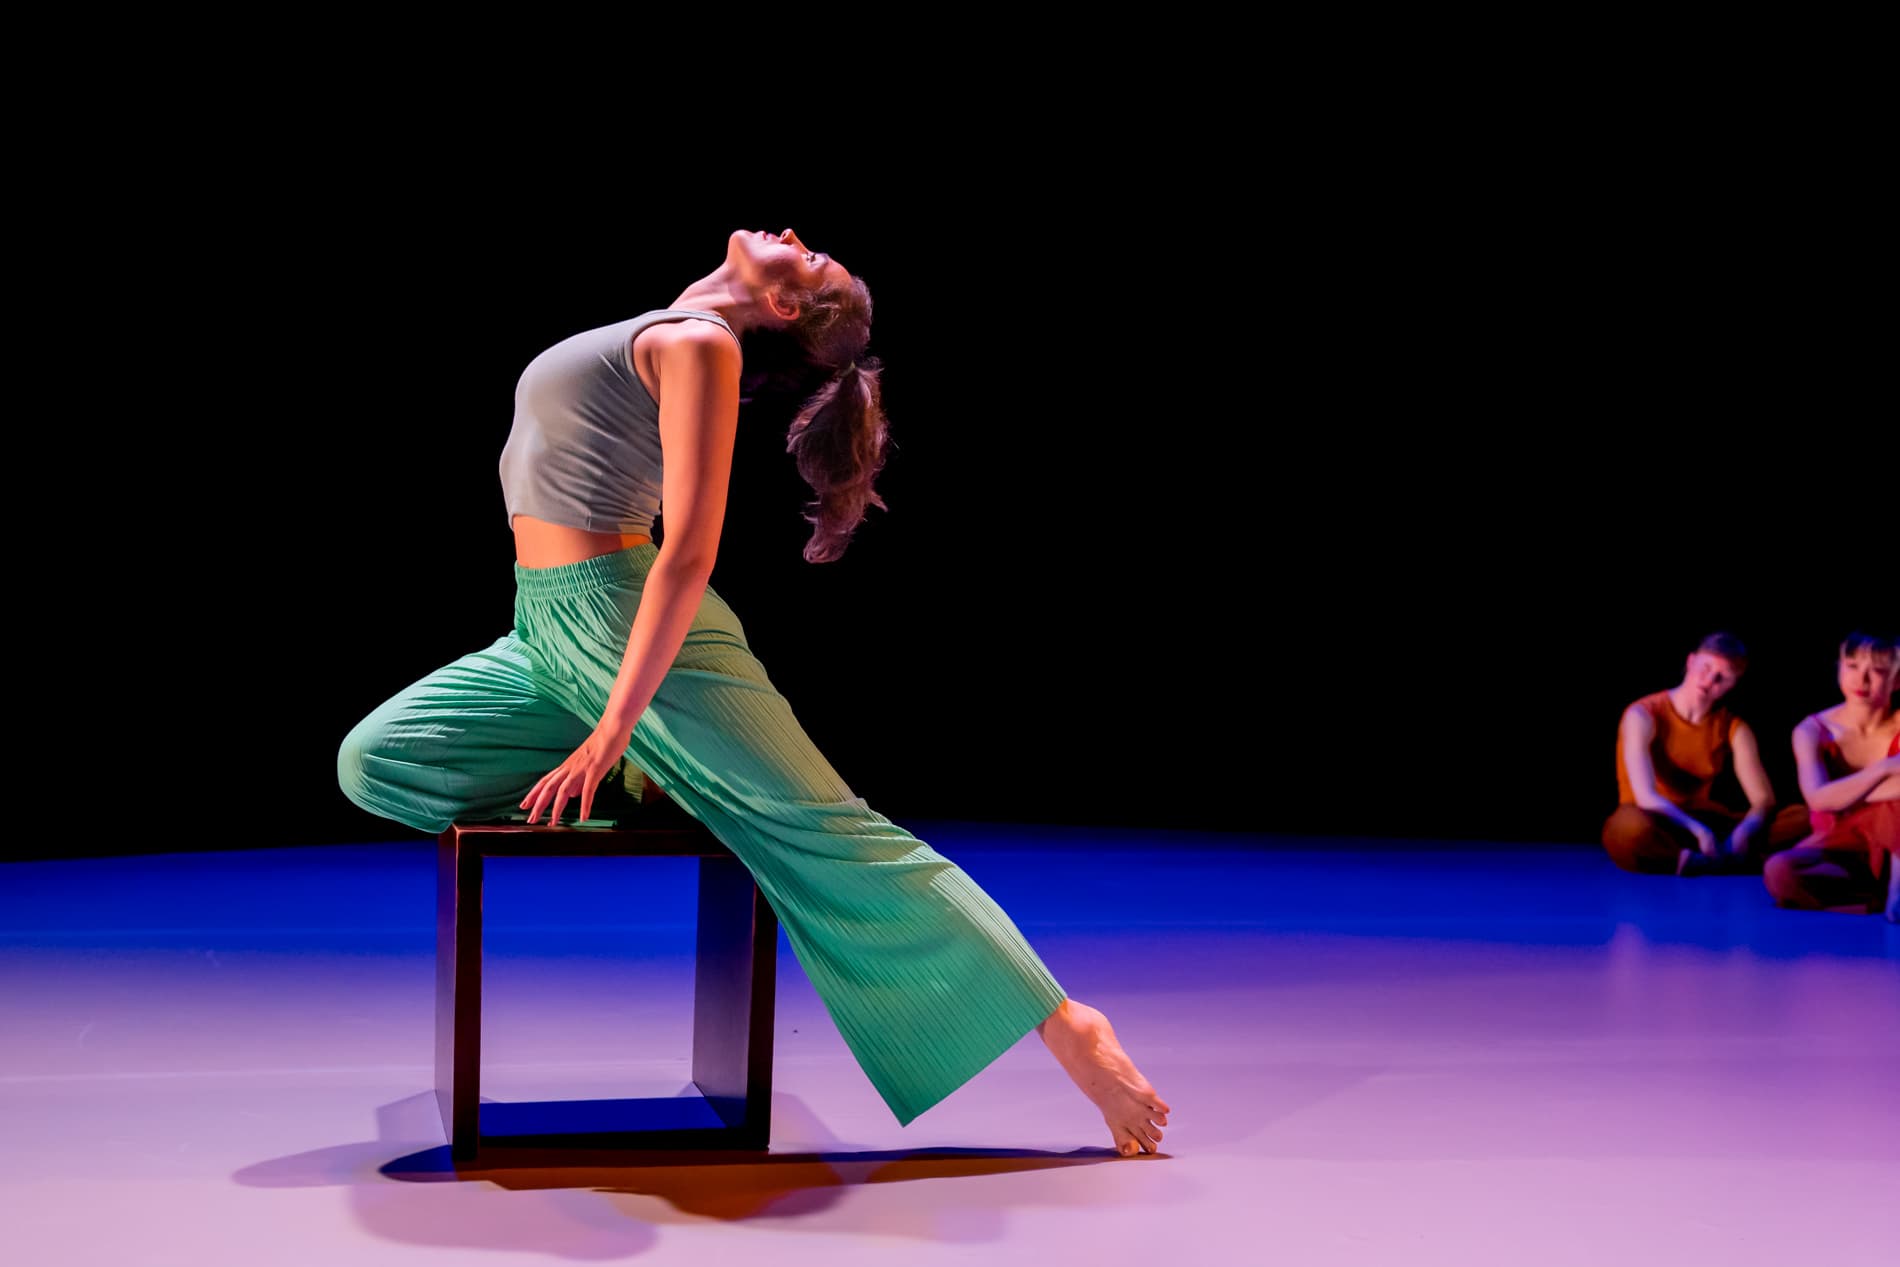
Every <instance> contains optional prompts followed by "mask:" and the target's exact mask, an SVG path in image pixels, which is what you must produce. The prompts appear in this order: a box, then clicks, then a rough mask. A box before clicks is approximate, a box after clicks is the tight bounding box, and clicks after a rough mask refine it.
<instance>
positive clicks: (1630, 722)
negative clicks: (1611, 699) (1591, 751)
mask: <svg viewBox="0 0 1900 1267" xmlns="http://www.w3.org/2000/svg"><path fill="white" fill-rule="evenodd" d="M1655 737H1656V719H1655V718H1653V717H1651V716H1650V715H1649V713H1648V711H1647V710H1645V709H1641V708H1637V707H1635V706H1633V705H1632V706H1631V707H1629V708H1626V709H1624V710H1623V727H1622V743H1623V768H1624V769H1625V770H1626V771H1628V772H1629V776H1630V795H1631V796H1633V797H1635V798H1636V803H1637V804H1638V805H1640V806H1641V807H1642V808H1644V809H1646V810H1649V811H1651V812H1652V813H1656V814H1661V815H1662V816H1663V817H1664V818H1667V819H1670V820H1672V821H1673V822H1675V823H1677V824H1679V825H1680V826H1681V827H1682V829H1683V830H1684V831H1686V832H1688V833H1689V834H1690V835H1691V836H1693V837H1695V839H1696V842H1697V843H1698V844H1700V845H1701V846H1702V848H1703V850H1704V852H1706V851H1707V850H1708V849H1709V847H1710V846H1711V845H1712V844H1713V843H1714V839H1715V833H1713V832H1711V831H1710V830H1709V829H1708V828H1707V827H1704V826H1703V825H1702V824H1701V823H1699V822H1697V821H1696V820H1695V819H1693V818H1691V817H1689V816H1688V815H1687V814H1685V813H1683V812H1682V811H1681V810H1680V809H1678V808H1676V803H1675V802H1674V801H1672V800H1670V799H1669V798H1668V797H1666V796H1664V795H1663V794H1662V793H1661V792H1658V791H1657V790H1656V767H1655V766H1654V765H1652V764H1651V763H1650V760H1649V745H1650V742H1651V741H1652V740H1653V739H1655Z"/></svg>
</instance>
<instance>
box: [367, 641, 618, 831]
mask: <svg viewBox="0 0 1900 1267" xmlns="http://www.w3.org/2000/svg"><path fill="white" fill-rule="evenodd" d="M593 729H594V726H593V722H591V721H585V720H583V719H581V718H580V717H577V716H575V715H574V714H573V713H572V712H570V711H569V710H568V709H567V708H566V707H564V706H563V705H562V704H561V703H560V701H558V700H557V699H556V698H555V697H554V696H553V695H551V694H550V693H549V692H548V691H547V690H546V683H545V681H544V680H542V679H540V678H539V677H538V676H537V674H536V673H535V672H534V665H533V659H532V655H531V653H530V651H529V649H528V647H527V645H526V644H525V643H523V642H522V641H521V639H520V638H518V637H516V636H515V634H514V633H512V632H510V633H508V634H504V635H503V636H502V637H500V638H498V639H496V640H495V642H494V643H493V644H492V645H490V646H487V647H484V648H482V649H481V650H479V651H471V652H470V653H468V654H467V655H465V656H462V657H461V658H460V659H457V660H455V661H453V662H452V663H450V664H447V665H444V666H443V667H442V668H440V669H437V670H435V671H434V672H432V673H430V674H428V675H427V676H425V677H423V678H422V679H420V680H419V681H416V682H414V683H411V684H410V685H409V686H406V687H404V688H403V689H402V690H401V691H398V692H397V693H396V694H395V695H393V696H391V697H390V698H389V699H387V700H385V701H384V702H383V703H381V704H379V705H377V706H376V708H375V709H373V710H372V711H371V712H370V714H369V715H368V716H367V717H365V718H363V720H361V721H360V722H358V723H357V724H356V725H355V726H354V727H352V728H351V730H350V732H349V734H348V735H346V736H345V737H344V739H343V742H342V744H341V745H340V746H339V747H338V749H337V762H336V764H337V783H338V785H339V786H340V787H341V788H342V789H343V794H344V795H345V796H347V797H348V798H349V799H350V800H351V801H353V802H354V803H355V804H357V805H358V806H360V807H361V808H363V809H365V810H368V811H369V812H370V813H372V814H375V815H377V816H379V817H382V818H389V819H394V820H395V821H396V822H399V823H402V824H404V825H405V826H408V827H412V828H414V829H415V830H417V831H422V832H428V833H429V834H431V835H435V834H439V833H441V832H443V831H446V830H447V829H448V826H449V824H450V823H451V822H454V821H456V820H458V819H460V820H463V821H474V820H480V819H483V818H498V817H501V816H503V815H505V814H507V813H508V812H510V811H513V810H515V809H516V808H517V807H518V806H519V804H520V801H521V798H522V797H523V796H526V795H527V793H528V789H529V788H531V787H533V786H534V784H535V781H536V780H537V779H539V778H540V777H541V776H542V775H544V774H546V773H547V772H548V771H549V770H552V769H553V768H554V767H556V766H558V765H560V764H561V762H563V761H565V760H566V759H567V758H568V757H569V756H570V755H571V754H572V753H573V751H574V749H576V748H578V747H579V746H580V745H581V741H582V740H584V739H586V738H587V736H588V735H589V734H590V733H592V731H593Z"/></svg>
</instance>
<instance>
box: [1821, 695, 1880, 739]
mask: <svg viewBox="0 0 1900 1267" xmlns="http://www.w3.org/2000/svg"><path fill="white" fill-rule="evenodd" d="M1834 719H1835V720H1836V721H1837V722H1839V723H1840V724H1841V725H1842V726H1845V727H1847V728H1848V729H1850V730H1853V731H1855V732H1856V733H1858V734H1862V735H1870V734H1876V733H1878V732H1880V731H1883V730H1885V729H1886V728H1887V723H1888V722H1890V721H1892V720H1893V709H1891V708H1889V707H1887V706H1886V705H1885V704H1877V703H1875V702H1873V701H1872V700H1864V699H1849V700H1848V701H1847V702H1846V703H1845V704H1842V705H1841V711H1840V712H1838V713H1836V714H1834Z"/></svg>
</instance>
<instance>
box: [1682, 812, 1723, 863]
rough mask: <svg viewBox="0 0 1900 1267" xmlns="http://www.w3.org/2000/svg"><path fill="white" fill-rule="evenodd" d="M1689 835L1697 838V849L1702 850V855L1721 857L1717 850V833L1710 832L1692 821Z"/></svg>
mask: <svg viewBox="0 0 1900 1267" xmlns="http://www.w3.org/2000/svg"><path fill="white" fill-rule="evenodd" d="M1689 834H1690V835H1692V836H1694V837H1695V847H1696V848H1697V849H1699V850H1701V851H1702V853H1704V854H1706V855H1707V856H1708V857H1711V858H1714V857H1719V856H1720V855H1719V853H1718V852H1717V850H1716V845H1715V833H1714V832H1712V831H1710V830H1709V829H1708V828H1707V827H1704V826H1703V825H1702V824H1701V823H1698V822H1696V821H1695V820H1693V819H1691V820H1690V822H1689Z"/></svg>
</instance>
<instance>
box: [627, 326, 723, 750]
mask: <svg viewBox="0 0 1900 1267" xmlns="http://www.w3.org/2000/svg"><path fill="white" fill-rule="evenodd" d="M681 324H682V325H683V326H689V327H695V328H692V329H687V330H683V331H682V332H681V334H680V336H679V337H678V338H675V339H672V340H669V341H668V342H667V343H665V344H664V345H662V346H661V347H660V348H659V349H658V350H657V352H656V354H655V361H656V364H657V367H658V373H659V378H660V450H661V453H662V455H663V462H664V470H663V472H662V474H661V490H660V505H661V510H662V513H664V514H665V516H666V533H665V539H664V540H663V541H662V542H661V544H660V552H659V556H658V557H657V558H656V559H654V561H653V566H652V568H651V569H650V570H649V571H648V572H647V576H646V581H645V583H644V585H643V586H642V588H641V591H640V606H639V609H638V610H637V611H636V612H635V613H634V618H633V629H632V630H631V631H630V632H629V634H628V636H627V648H626V652H625V654H623V655H622V657H621V661H620V672H619V674H618V675H617V676H616V677H615V678H614V684H613V689H612V691H611V692H610V693H609V694H608V698H607V711H606V715H605V716H603V717H602V719H601V721H602V724H603V725H606V724H613V725H620V726H624V727H625V729H627V730H628V731H631V730H632V729H633V727H634V724H635V723H636V722H638V721H639V720H640V714H642V713H644V712H645V711H646V707H647V705H648V704H650V703H651V702H652V701H653V695H654V692H656V691H658V690H659V689H660V681H661V679H663V678H664V677H665V676H666V673H667V670H668V669H670V668H672V667H673V660H674V658H675V657H676V656H678V655H679V651H680V647H681V646H683V645H684V644H685V642H686V631H687V630H688V629H689V628H691V626H692V623H693V616H694V613H696V612H697V611H698V610H699V604H700V601H701V599H702V598H703V597H704V596H705V592H706V584H707V582H708V581H710V580H711V579H712V570H713V562H714V560H715V559H716V558H717V557H718V554H719V534H720V530H721V528H722V527H723V526H724V524H725V518H726V491H727V486H728V484H729V483H730V481H731V478H732V449H733V442H734V438H735V436H736V435H737V433H738V427H739V363H740V356H739V348H738V345H737V344H735V343H734V342H733V340H732V336H731V335H730V334H727V333H726V332H725V331H724V330H722V329H720V328H718V327H717V326H714V325H713V324H712V323H711V322H698V321H695V322H683V323H681ZM698 327H703V329H702V328H698Z"/></svg>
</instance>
